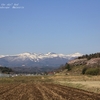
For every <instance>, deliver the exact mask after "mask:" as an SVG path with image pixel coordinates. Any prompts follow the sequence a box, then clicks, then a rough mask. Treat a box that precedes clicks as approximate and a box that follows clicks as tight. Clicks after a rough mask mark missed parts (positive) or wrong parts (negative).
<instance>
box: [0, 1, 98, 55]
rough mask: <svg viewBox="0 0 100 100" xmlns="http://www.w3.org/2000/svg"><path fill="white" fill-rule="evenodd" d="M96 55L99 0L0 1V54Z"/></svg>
mask: <svg viewBox="0 0 100 100" xmlns="http://www.w3.org/2000/svg"><path fill="white" fill-rule="evenodd" d="M24 52H31V53H47V52H55V53H62V54H72V53H76V52H79V53H82V54H91V53H96V52H100V0H0V55H12V54H19V53H24Z"/></svg>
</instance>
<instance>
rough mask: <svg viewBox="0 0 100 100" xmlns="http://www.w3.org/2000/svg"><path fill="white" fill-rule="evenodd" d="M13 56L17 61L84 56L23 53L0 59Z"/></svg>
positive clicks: (0, 56) (1, 56)
mask: <svg viewBox="0 0 100 100" xmlns="http://www.w3.org/2000/svg"><path fill="white" fill-rule="evenodd" d="M11 56H13V57H14V56H15V57H16V59H19V58H20V59H23V60H25V59H26V58H28V59H30V60H39V59H45V58H54V57H59V58H69V59H70V58H72V57H79V56H82V54H80V53H75V54H70V55H64V54H56V53H52V52H48V53H47V54H42V53H39V54H37V53H21V54H17V55H9V56H8V55H0V58H3V57H11Z"/></svg>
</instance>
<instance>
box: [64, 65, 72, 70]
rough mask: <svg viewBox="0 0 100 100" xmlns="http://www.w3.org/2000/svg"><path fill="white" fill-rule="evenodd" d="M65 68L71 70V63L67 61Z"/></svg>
mask: <svg viewBox="0 0 100 100" xmlns="http://www.w3.org/2000/svg"><path fill="white" fill-rule="evenodd" d="M65 68H66V69H68V71H70V70H71V66H70V65H69V64H67V63H66V65H65Z"/></svg>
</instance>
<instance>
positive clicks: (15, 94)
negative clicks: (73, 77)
mask: <svg viewBox="0 0 100 100" xmlns="http://www.w3.org/2000/svg"><path fill="white" fill-rule="evenodd" d="M52 77H53V76H52ZM52 77H51V76H49V77H47V76H44V77H43V76H22V77H13V78H1V79H0V100H100V95H99V94H96V93H93V92H87V91H84V90H80V89H76V88H72V87H68V86H64V85H60V84H55V82H54V80H53V79H52Z"/></svg>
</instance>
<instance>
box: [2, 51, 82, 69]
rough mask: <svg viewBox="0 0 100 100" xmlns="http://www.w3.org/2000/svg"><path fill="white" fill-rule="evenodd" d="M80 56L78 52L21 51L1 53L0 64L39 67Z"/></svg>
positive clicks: (55, 65)
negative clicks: (11, 53) (19, 52)
mask: <svg viewBox="0 0 100 100" xmlns="http://www.w3.org/2000/svg"><path fill="white" fill-rule="evenodd" d="M79 56H82V54H80V53H75V54H69V55H64V54H57V53H53V52H49V53H46V54H43V53H21V54H16V55H1V56H0V65H1V66H6V67H11V68H14V67H22V68H30V67H31V68H34V67H37V68H40V67H42V68H43V67H55V68H56V67H59V66H60V65H61V64H65V63H66V62H68V61H69V60H72V59H75V58H77V57H79Z"/></svg>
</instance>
